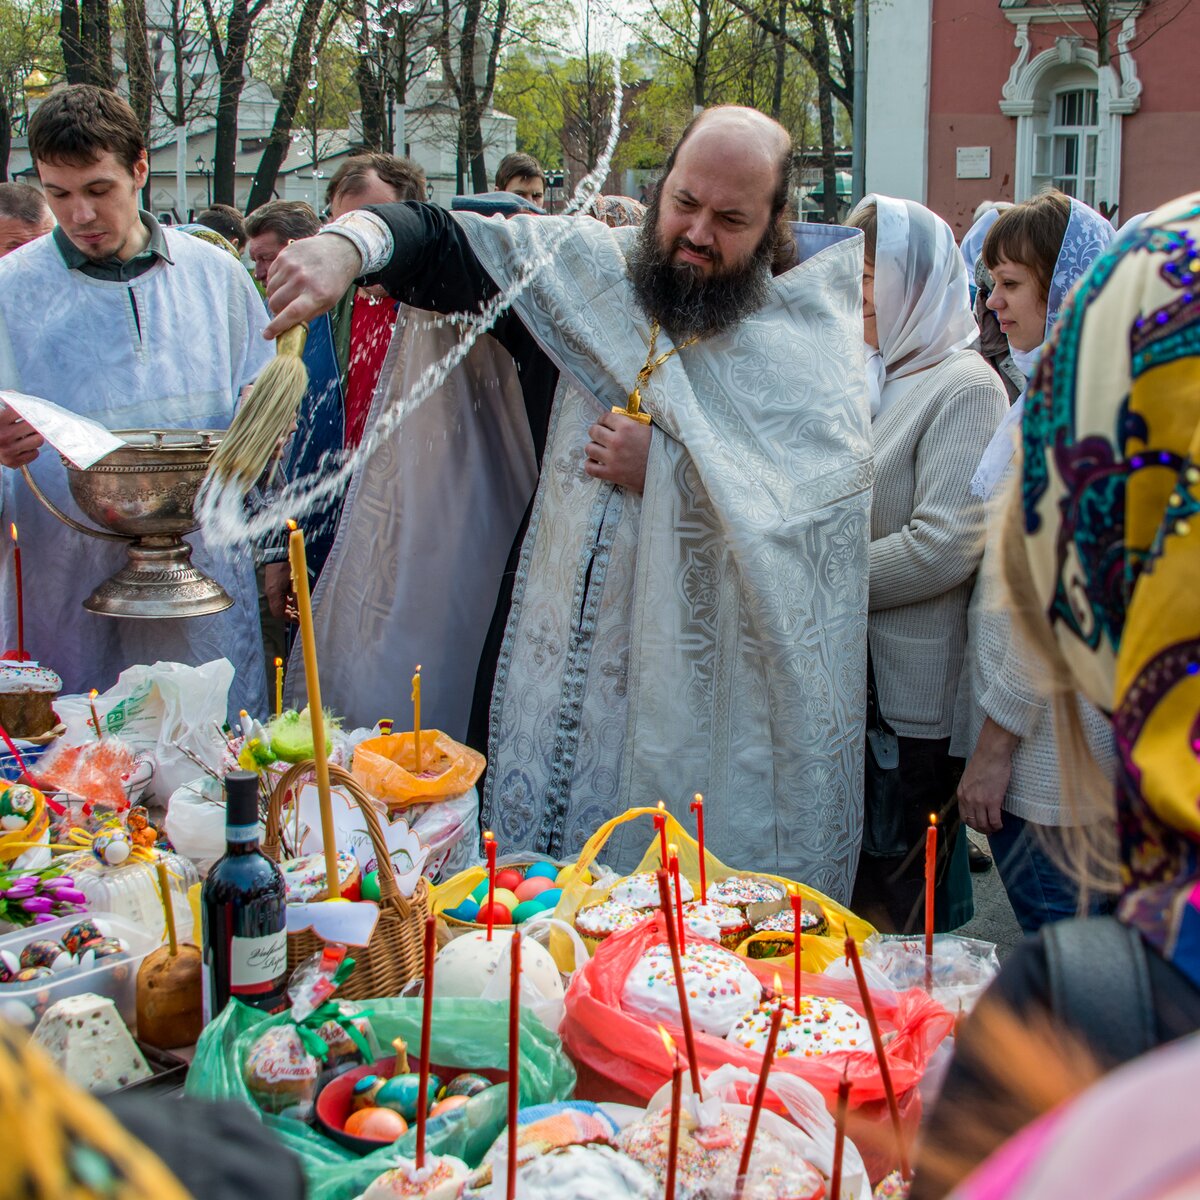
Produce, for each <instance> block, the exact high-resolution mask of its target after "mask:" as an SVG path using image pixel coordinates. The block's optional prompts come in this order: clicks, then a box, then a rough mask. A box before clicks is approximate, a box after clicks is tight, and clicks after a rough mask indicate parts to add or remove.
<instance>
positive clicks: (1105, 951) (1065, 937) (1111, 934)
mask: <svg viewBox="0 0 1200 1200" xmlns="http://www.w3.org/2000/svg"><path fill="white" fill-rule="evenodd" d="M1042 944H1043V946H1044V947H1045V951H1046V968H1047V971H1048V974H1049V981H1050V1003H1051V1008H1052V1009H1053V1012H1054V1014H1055V1015H1056V1016H1057V1017H1059V1018H1060V1019H1061V1020H1062V1021H1063V1022H1064V1023H1066V1024H1067V1025H1069V1026H1070V1027H1071V1028H1073V1029H1077V1030H1079V1032H1080V1033H1082V1034H1083V1035H1084V1036H1085V1037H1086V1038H1087V1041H1088V1044H1089V1045H1090V1046H1091V1047H1092V1049H1093V1050H1094V1051H1095V1052H1096V1053H1097V1054H1100V1055H1102V1056H1104V1057H1105V1058H1107V1059H1108V1060H1109V1061H1110V1062H1111V1063H1112V1064H1114V1065H1115V1064H1117V1063H1122V1062H1127V1061H1128V1060H1129V1059H1131V1058H1137V1057H1138V1056H1139V1055H1141V1054H1145V1053H1146V1051H1148V1050H1151V1049H1153V1047H1154V1046H1155V1045H1157V1042H1158V1039H1157V1036H1156V1034H1155V1029H1154V1000H1153V997H1152V995H1151V992H1150V970H1149V967H1148V965H1147V962H1146V947H1145V944H1144V943H1143V942H1142V939H1141V937H1140V936H1139V935H1138V933H1137V932H1136V931H1135V930H1133V929H1130V928H1129V926H1128V925H1122V924H1121V922H1120V921H1118V920H1117V919H1116V918H1115V917H1084V918H1077V919H1075V920H1071V921H1056V922H1054V923H1053V924H1051V925H1045V926H1043V927H1042Z"/></svg>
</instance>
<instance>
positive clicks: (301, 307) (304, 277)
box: [263, 234, 362, 338]
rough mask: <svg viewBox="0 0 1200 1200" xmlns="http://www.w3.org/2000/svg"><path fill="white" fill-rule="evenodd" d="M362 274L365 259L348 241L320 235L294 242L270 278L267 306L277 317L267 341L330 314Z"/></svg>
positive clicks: (283, 252) (266, 333)
mask: <svg viewBox="0 0 1200 1200" xmlns="http://www.w3.org/2000/svg"><path fill="white" fill-rule="evenodd" d="M360 274H362V257H361V255H360V254H359V253H358V250H357V249H356V248H355V245H354V243H353V242H351V241H350V240H349V239H348V238H344V237H340V236H338V235H336V234H317V235H316V236H315V237H310V238H303V239H302V240H300V241H298V242H290V243H289V244H288V245H286V246H284V248H283V249H282V250H280V252H279V255H278V257H277V258H276V259H275V261H274V262H273V263H272V264H271V270H270V273H269V274H268V275H267V305H268V306H269V308H270V309H271V311H272V312H273V313H275V314H276V315H275V317H274V319H273V320H272V321H271V323H270V325H268V326H267V328H266V329H265V330H264V331H263V337H265V338H277V337H278V336H279V335H280V334H281V333H286V332H287V331H288V330H289V329H291V328H292V327H293V326H295V325H300V324H302V323H304V322H306V321H311V320H312V319H313V318H314V317H319V316H320V315H321V314H322V313H327V312H328V311H329V310H330V309H331V308H332V307H333V306H334V305H335V304H336V303H337V302H338V301H339V300H340V299H341V298H342V297H343V296H344V295H345V294H346V291H347V289H348V288H349V287H350V285H351V284H352V283H353V282H354V280H355V278H356V277H357V276H359V275H360Z"/></svg>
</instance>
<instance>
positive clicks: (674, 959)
mask: <svg viewBox="0 0 1200 1200" xmlns="http://www.w3.org/2000/svg"><path fill="white" fill-rule="evenodd" d="M655 875H656V876H657V877H658V902H659V905H660V906H661V908H662V911H663V917H664V918H665V919H666V920H665V923H666V926H667V947H668V948H669V949H670V951H671V967H672V969H673V972H674V975H675V993H676V995H677V996H678V997H679V1024H680V1027H681V1028H682V1029H683V1045H684V1048H685V1049H686V1050H687V1056H688V1070H689V1071H690V1072H691V1075H692V1091H693V1092H695V1093H696V1095H697V1096H703V1095H704V1093H703V1092H702V1091H701V1089H700V1066H699V1064H698V1062H697V1060H696V1035H695V1033H694V1032H693V1031H692V1013H691V1010H690V1009H689V1008H688V998H687V985H686V984H685V983H684V981H683V962H682V961H681V959H680V955H679V938H678V936H677V931H676V928H675V922H674V921H673V920H672V919H671V885H670V882H669V881H668V880H667V873H666V871H663V870H658V871H655Z"/></svg>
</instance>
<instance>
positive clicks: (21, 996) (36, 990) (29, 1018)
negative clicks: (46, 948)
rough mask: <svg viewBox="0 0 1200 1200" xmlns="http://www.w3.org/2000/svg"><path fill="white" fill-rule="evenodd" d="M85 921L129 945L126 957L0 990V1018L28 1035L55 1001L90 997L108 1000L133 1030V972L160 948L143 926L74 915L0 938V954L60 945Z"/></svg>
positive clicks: (102, 915) (110, 916)
mask: <svg viewBox="0 0 1200 1200" xmlns="http://www.w3.org/2000/svg"><path fill="white" fill-rule="evenodd" d="M85 919H90V920H93V921H101V922H103V923H104V924H105V925H106V926H107V927H108V928H109V929H110V930H111V933H112V936H113V937H118V938H120V939H121V940H122V941H123V942H125V943H126V945H128V947H129V952H128V953H127V954H122V955H113V956H112V957H111V958H101V959H98V960H96V962H95V963H94V964H93V966H92V967H91V968H89V969H87V970H85V969H84V968H82V967H72V968H71V969H70V970H69V971H58V972H56V973H55V974H53V975H51V976H49V977H48V978H46V979H37V980H34V981H33V982H32V983H2V984H0V1017H3V1018H4V1019H5V1020H7V1021H11V1022H12V1023H13V1024H14V1025H17V1026H20V1027H22V1028H24V1029H26V1030H27V1031H29V1032H32V1031H33V1027H34V1026H35V1025H36V1024H37V1023H38V1021H40V1020H41V1019H42V1014H43V1013H45V1011H46V1009H48V1008H49V1007H50V1005H52V1004H54V1003H55V1002H56V1001H58V1000H62V999H64V998H65V997H67V996H79V995H82V994H83V993H84V992H94V993H95V994H96V995H97V996H108V997H109V998H110V999H111V1000H112V1001H113V1002H114V1003H115V1004H116V1006H117V1011H118V1012H120V1014H121V1017H122V1019H123V1020H124V1022H125V1024H126V1025H128V1026H129V1028H130V1029H131V1030H135V1029H136V1028H137V1025H136V1022H137V973H138V967H140V966H141V965H142V959H143V958H145V957H146V955H147V954H149V953H150V951H151V950H153V949H155V947H157V946H158V944H159V943H158V937H157V936H156V935H155V934H153V933H151V932H150V931H149V930H147V929H146V928H145V927H144V926H142V925H139V924H137V923H136V922H134V921H130V920H128V919H127V918H125V917H122V916H119V915H118V914H116V913H107V912H88V913H78V914H76V915H75V916H70V917H59V919H58V920H57V921H47V922H46V923H45V924H44V925H30V926H28V927H27V928H25V929H18V930H17V931H16V932H14V933H9V934H5V935H4V937H0V950H7V951H8V952H9V953H10V954H13V955H16V956H18V957H19V956H20V953H21V951H22V950H23V949H24V948H25V946H27V945H28V944H29V943H30V942H36V941H42V940H43V939H44V940H46V941H51V942H61V941H62V939H63V935H64V934H65V933H66V932H67V930H68V929H70V928H71V926H72V925H75V924H77V923H78V922H80V921H82V920H85Z"/></svg>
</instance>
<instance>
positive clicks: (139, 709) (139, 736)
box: [54, 658, 233, 804]
mask: <svg viewBox="0 0 1200 1200" xmlns="http://www.w3.org/2000/svg"><path fill="white" fill-rule="evenodd" d="M232 683H233V664H232V663H231V662H230V661H229V660H228V659H227V658H218V659H215V660H214V661H213V662H208V663H205V664H204V665H203V666H200V667H188V666H185V665H184V664H183V663H172V662H158V663H155V664H154V665H153V666H135V667H130V668H129V669H128V670H126V671H122V672H121V674H120V675H119V676H118V677H117V682H116V683H115V684H113V686H112V687H111V688H110V689H109V690H108V691H107V692H105V693H104V694H103V695H101V696H97V697H96V711H97V713H98V714H99V716H100V725H101V728H102V729H103V731H104V732H105V733H112V734H116V735H118V736H119V737H120V738H121V739H122V741H124V742H126V743H127V744H128V745H129V746H130V747H131V748H132V749H133V750H134V751H135V752H137V751H139V750H144V751H146V752H147V753H148V754H149V755H150V756H151V758H152V760H153V763H154V775H153V777H152V778H151V780H150V783H149V786H148V787H147V789H146V797H147V798H149V799H157V800H158V801H159V802H160V803H163V804H165V803H166V802H167V800H168V799H169V797H170V796H171V794H172V793H173V792H174V791H175V790H176V789H177V788H179V787H181V786H182V785H183V784H185V783H188V782H190V781H191V780H193V779H195V777H196V771H197V767H196V764H195V762H194V761H193V760H192V758H189V757H188V755H187V754H185V753H184V751H185V750H186V751H187V752H188V753H190V754H191V755H192V756H193V758H195V759H199V760H200V761H201V762H203V763H204V764H206V765H207V766H208V767H210V768H212V769H213V770H214V771H215V770H216V769H217V768H218V766H219V765H220V762H221V754H222V752H223V750H224V748H225V742H224V738H223V737H222V735H221V732H220V727H221V725H222V723H223V722H224V720H225V709H226V704H227V702H228V697H229V688H230V686H231V685H232ZM54 707H55V711H56V712H57V713H58V715H59V717H60V718H61V719H62V721H63V723H64V724H65V725H66V727H67V732H66V734H65V737H66V739H67V740H68V744H70V743H72V742H74V743H78V742H83V741H87V740H88V739H90V738H93V737H95V736H96V735H95V733H94V732H93V731H92V730H91V729H90V728H89V726H88V719H89V718H90V716H91V710H90V708H89V706H88V698H87V697H86V696H64V697H59V699H58V700H57V701H55V705H54Z"/></svg>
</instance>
